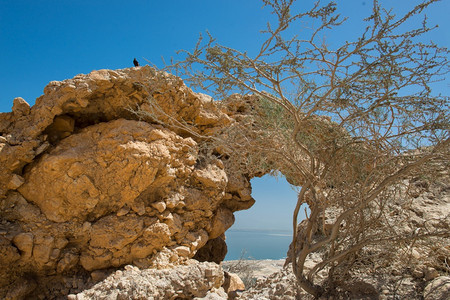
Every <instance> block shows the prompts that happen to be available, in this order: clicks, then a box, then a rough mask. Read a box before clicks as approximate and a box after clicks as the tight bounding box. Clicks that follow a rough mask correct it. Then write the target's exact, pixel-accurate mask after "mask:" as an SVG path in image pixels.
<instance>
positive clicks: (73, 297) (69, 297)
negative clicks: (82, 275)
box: [67, 294, 77, 300]
mask: <svg viewBox="0 0 450 300" xmlns="http://www.w3.org/2000/svg"><path fill="white" fill-rule="evenodd" d="M67 300H77V295H74V294H70V295H67Z"/></svg>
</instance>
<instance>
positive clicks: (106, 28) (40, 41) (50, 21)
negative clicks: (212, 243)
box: [0, 0, 450, 229]
mask: <svg viewBox="0 0 450 300" xmlns="http://www.w3.org/2000/svg"><path fill="white" fill-rule="evenodd" d="M313 2H314V1H313V0H302V1H299V3H301V5H306V6H311V5H312V3H313ZM338 2H339V3H342V4H339V5H338V7H339V9H340V10H341V11H342V14H343V15H346V16H349V17H350V18H351V19H352V20H356V21H354V22H350V23H348V25H345V26H343V27H342V28H341V29H339V31H337V32H335V33H334V34H330V36H329V39H330V41H333V40H334V39H335V38H336V37H338V36H339V37H342V36H352V35H353V34H354V33H355V32H358V31H361V30H362V29H363V26H362V24H361V23H360V20H361V19H362V18H363V17H366V16H367V14H368V12H369V10H370V4H371V1H369V0H346V1H338ZM380 2H385V3H386V5H387V6H388V7H389V6H394V5H395V9H396V11H399V12H400V11H405V10H406V9H407V8H408V7H411V6H412V4H415V3H418V1H416V0H395V1H389V0H385V1H380ZM449 12H450V1H448V0H444V1H441V2H440V3H438V4H437V5H434V6H432V7H431V9H430V10H429V11H428V13H427V15H428V16H429V21H430V24H439V26H440V28H439V29H438V30H436V31H435V32H433V33H432V34H430V35H429V37H427V38H429V39H432V40H434V41H436V42H438V43H439V44H440V45H442V46H446V47H450V34H449V33H448V29H449V28H450V20H449V19H450V18H448V14H449ZM270 18H271V15H270V12H269V11H268V9H267V8H266V9H262V2H261V1H259V0H215V1H211V0H191V1H181V0H166V1H159V0H147V1H143V0H141V1H137V0H128V1H123V0H120V1H119V0H108V1H96V0H77V1H73V0H70V1H69V0H51V1H50V0H39V1H36V0H33V1H26V0H0V53H1V55H0V112H6V111H10V110H11V106H12V101H13V99H14V98H15V97H23V98H24V99H25V100H26V101H27V102H28V103H30V104H34V102H35V99H36V98H37V97H39V96H40V95H41V94H42V91H43V89H44V87H45V85H46V84H47V83H48V82H49V81H52V80H64V79H67V78H72V77H73V76H75V75H77V74H80V73H89V72H91V71H92V70H96V69H120V68H126V67H131V66H132V60H133V58H134V57H136V58H137V59H138V60H139V61H140V62H141V64H145V60H144V58H146V59H148V60H150V61H151V62H152V63H154V64H156V65H157V66H162V63H161V57H162V56H164V57H165V58H166V59H167V60H169V59H170V57H175V56H176V53H175V52H176V51H177V50H180V49H192V48H193V47H194V45H195V43H196V41H197V38H198V36H199V34H200V33H204V32H205V30H208V31H210V32H211V33H212V35H213V36H215V37H216V38H217V39H218V41H219V42H220V43H222V44H224V45H228V46H230V47H234V48H238V49H241V50H245V51H248V52H249V53H252V51H256V49H257V48H258V42H260V41H261V39H262V36H261V34H260V33H259V31H260V30H261V29H264V26H265V24H266V23H267V21H269V20H270ZM447 82H448V81H447ZM444 86H446V87H447V88H448V84H446V85H444ZM444 92H446V93H447V94H448V91H444ZM253 189H254V197H255V198H256V200H257V204H255V206H254V208H252V209H251V210H250V211H249V212H242V213H238V214H237V218H238V219H237V222H236V225H235V227H234V228H249V227H255V226H256V227H257V228H264V227H266V228H277V229H290V227H291V214H292V209H293V206H295V199H296V197H295V192H293V191H292V190H291V189H290V188H289V185H288V184H287V183H286V182H283V181H278V182H277V181H276V180H275V179H273V178H272V179H267V178H263V179H259V180H255V183H254V186H253ZM271 215H275V216H276V217H275V218H272V219H273V220H272V219H271V218H269V216H271ZM241 220H242V221H241ZM258 222H259V223H258ZM258 224H260V225H258Z"/></svg>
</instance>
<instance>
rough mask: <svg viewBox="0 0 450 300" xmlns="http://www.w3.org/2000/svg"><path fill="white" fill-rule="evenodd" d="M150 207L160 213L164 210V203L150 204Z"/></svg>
mask: <svg viewBox="0 0 450 300" xmlns="http://www.w3.org/2000/svg"><path fill="white" fill-rule="evenodd" d="M152 206H153V207H154V208H155V209H157V210H158V211H159V212H160V213H162V212H163V211H164V210H165V209H166V203H164V202H163V201H158V202H155V203H152Z"/></svg>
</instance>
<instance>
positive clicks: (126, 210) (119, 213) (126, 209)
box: [116, 205, 130, 217]
mask: <svg viewBox="0 0 450 300" xmlns="http://www.w3.org/2000/svg"><path fill="white" fill-rule="evenodd" d="M129 212H130V207H129V206H128V205H124V206H122V208H121V209H119V211H117V214H116V215H117V216H118V217H121V216H124V215H126V214H127V213H129Z"/></svg>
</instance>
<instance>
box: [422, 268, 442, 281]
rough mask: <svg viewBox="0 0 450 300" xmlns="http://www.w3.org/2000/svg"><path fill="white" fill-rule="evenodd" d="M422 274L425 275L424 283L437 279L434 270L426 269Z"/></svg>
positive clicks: (437, 274) (436, 272)
mask: <svg viewBox="0 0 450 300" xmlns="http://www.w3.org/2000/svg"><path fill="white" fill-rule="evenodd" d="M424 273H425V280H426V281H430V280H433V279H435V278H437V277H439V272H438V271H436V269H435V268H427V269H426V270H425V272H424Z"/></svg>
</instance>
